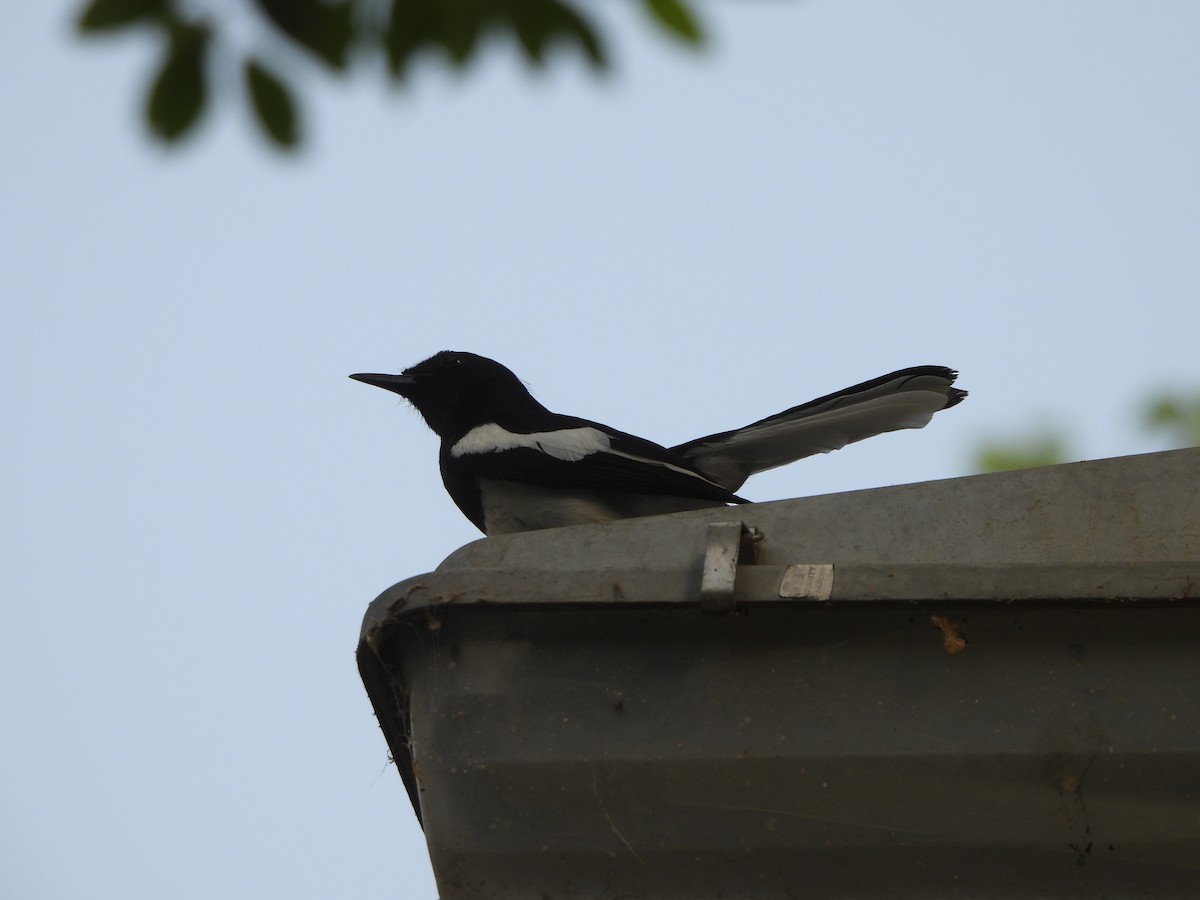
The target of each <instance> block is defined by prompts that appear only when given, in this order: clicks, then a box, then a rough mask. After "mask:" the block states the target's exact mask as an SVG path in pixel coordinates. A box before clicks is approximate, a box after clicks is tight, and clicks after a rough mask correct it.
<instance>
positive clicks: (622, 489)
mask: <svg viewBox="0 0 1200 900" xmlns="http://www.w3.org/2000/svg"><path fill="white" fill-rule="evenodd" d="M350 377H351V378H353V379H355V380H356V381H362V382H365V383H366V384H372V385H375V386H376V387H381V388H384V389H386V390H389V391H392V392H394V393H397V394H399V395H400V396H401V397H403V398H404V399H406V400H408V401H409V402H410V403H411V404H412V405H413V406H415V407H416V408H417V411H418V412H419V413H420V414H421V416H422V417H423V418H424V419H425V422H426V423H427V424H428V425H429V427H430V428H432V429H433V430H434V432H436V433H437V435H438V437H439V438H441V442H442V443H441V450H440V452H439V456H438V459H439V463H440V465H441V470H442V481H443V483H444V484H445V485H446V490H447V491H448V492H449V494H450V496H451V498H452V499H453V500H454V502H455V503H456V504H458V508H459V509H461V510H462V511H463V514H464V515H466V517H467V518H468V519H470V520H471V521H472V522H473V523H474V524H475V525H476V526H477V527H478V528H479V529H480V530H481V531H483V532H484V534H487V535H495V534H508V533H511V532H515V531H532V530H535V529H539V528H554V527H557V526H560V525H578V524H583V523H586V522H608V521H611V520H613V519H626V518H630V517H633V516H648V515H657V514H660V513H672V512H681V511H683V510H689V509H702V508H705V507H714V506H724V505H726V504H731V503H747V502H749V501H747V500H745V499H743V498H741V497H739V496H737V494H735V493H734V491H736V490H737V489H738V488H740V487H741V486H742V485H743V484H744V483H745V481H746V479H747V478H749V477H750V476H751V475H753V474H755V473H756V472H762V471H765V470H767V469H773V468H775V467H776V466H782V465H785V464H786V463H790V462H793V461H794V460H797V459H802V458H803V457H805V456H811V455H813V454H814V453H828V452H829V451H830V450H837V449H839V448H840V447H844V446H845V445H846V444H849V443H852V442H854V441H861V440H862V439H863V438H868V437H872V436H874V435H876V434H882V433H884V432H887V431H898V430H900V429H903V428H922V427H924V426H925V425H926V424H928V422H929V420H930V419H932V418H933V414H934V413H936V412H938V411H939V410H942V409H946V408H948V407H951V406H954V405H955V404H956V403H959V402H961V401H962V399H963V398H964V397H966V396H967V392H966V391H962V390H959V389H958V388H956V387H954V386H953V385H954V380H955V378H957V377H958V373H957V372H955V371H953V370H952V369H947V368H945V367H943V366H915V367H913V368H909V369H901V370H900V371H898V372H892V373H891V374H889V375H883V376H881V377H879V378H875V379H873V380H871V381H864V382H863V383H862V384H856V385H854V386H853V387H848V388H846V389H845V390H841V391H838V392H836V393H833V394H828V395H826V396H824V397H818V398H817V399H816V400H811V401H809V402H808V403H804V404H801V405H800V406H793V407H792V408H791V409H785V410H784V411H783V412H781V413H776V414H775V415H773V416H768V417H767V418H765V419H760V420H759V421H757V422H752V423H751V424H749V425H746V426H744V427H742V428H736V429H734V430H733V431H723V432H721V433H720V434H710V435H708V436H707V437H702V438H697V439H696V440H694V441H688V442H687V443H686V444H680V445H678V446H676V447H671V448H669V449H668V448H667V447H663V446H660V445H659V444H655V443H654V442H652V441H648V440H645V439H643V438H640V437H635V436H634V435H632V434H626V433H625V432H623V431H617V430H616V429H615V428H610V427H608V426H607V425H601V424H600V423H599V422H592V421H589V420H588V419H579V418H576V417H575V416H564V415H560V414H558V413H553V412H551V411H550V410H548V409H546V407H544V406H542V404H541V403H539V402H538V401H537V400H535V399H534V398H533V396H532V395H531V394H530V393H529V391H528V390H527V389H526V388H525V385H524V384H522V383H521V380H520V379H519V378H517V376H516V375H514V374H513V373H512V372H511V371H509V370H508V369H507V368H505V367H504V366H502V365H501V364H500V363H498V362H496V361H494V360H491V359H488V358H487V357H484V356H476V355H475V354H474V353H461V352H455V351H451V350H444V351H442V352H441V353H438V354H436V355H434V356H431V357H430V358H429V359H427V360H425V361H424V362H421V363H418V364H417V365H415V366H413V367H411V368H409V369H405V370H404V371H403V372H402V373H400V374H399V375H375V374H360V375H351V376H350Z"/></svg>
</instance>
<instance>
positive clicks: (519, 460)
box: [449, 416, 746, 503]
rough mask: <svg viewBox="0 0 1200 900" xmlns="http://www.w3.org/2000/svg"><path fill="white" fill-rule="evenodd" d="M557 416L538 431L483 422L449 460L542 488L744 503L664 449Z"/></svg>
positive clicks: (451, 452)
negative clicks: (549, 425) (553, 425)
mask: <svg viewBox="0 0 1200 900" xmlns="http://www.w3.org/2000/svg"><path fill="white" fill-rule="evenodd" d="M558 419H559V421H558V422H557V423H556V424H557V425H560V426H561V427H556V428H554V429H550V430H545V431H535V432H519V431H509V430H508V429H506V428H504V427H502V426H500V425H496V424H487V425H480V426H478V427H476V428H473V429H471V430H470V431H469V432H467V433H466V434H465V435H464V436H463V437H461V438H459V439H458V440H457V441H456V442H455V443H454V444H453V445H452V446H451V447H450V449H449V456H450V463H451V464H452V465H454V466H457V467H459V468H461V469H463V470H465V471H468V472H470V473H472V474H474V475H476V476H478V477H481V478H494V479H501V480H504V481H514V482H518V483H523V484H530V485H537V486H539V487H548V488H559V489H565V490H581V491H602V492H603V491H613V492H617V493H625V494H662V495H666V496H672V497H691V498H695V499H698V500H714V501H717V502H724V503H745V502H746V501H745V500H743V499H742V498H740V497H737V496H735V495H734V494H732V493H731V492H730V491H727V490H726V489H725V488H723V487H722V486H721V485H719V484H717V483H715V482H714V481H713V480H711V479H709V478H708V477H706V476H705V475H702V474H701V473H700V472H697V471H696V470H695V468H694V467H693V466H692V465H691V464H689V463H688V462H687V461H686V460H684V459H681V458H679V457H678V456H676V455H675V454H673V453H672V452H671V451H669V450H667V449H666V448H665V447H660V446H659V445H658V444H655V443H652V442H650V441H646V440H643V439H642V438H638V437H634V436H633V435H629V434H625V433H623V432H620V431H615V430H613V429H610V428H607V427H605V426H602V425H599V424H598V423H595V422H589V421H587V420H585V419H574V418H570V417H566V416H560V417H558Z"/></svg>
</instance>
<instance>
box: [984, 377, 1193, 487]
mask: <svg viewBox="0 0 1200 900" xmlns="http://www.w3.org/2000/svg"><path fill="white" fill-rule="evenodd" d="M1139 418H1140V419H1141V425H1142V427H1143V429H1144V430H1146V431H1147V432H1150V433H1152V434H1165V435H1166V436H1167V437H1168V439H1169V443H1170V444H1171V445H1172V446H1173V447H1200V391H1185V390H1168V391H1160V392H1159V393H1157V394H1152V395H1150V396H1148V397H1146V398H1145V400H1143V401H1142V404H1141V409H1140V413H1139ZM1069 458H1076V459H1078V458H1082V457H1078V456H1076V455H1075V453H1074V451H1073V450H1071V449H1070V442H1069V441H1068V440H1067V437H1066V435H1064V434H1063V433H1062V432H1061V431H1060V430H1058V429H1056V428H1050V427H1044V428H1042V429H1041V430H1040V431H1035V432H1033V433H1030V434H1027V435H1024V436H1020V437H1015V438H1013V437H1008V438H1002V439H995V438H989V439H986V440H984V441H982V442H981V443H980V444H979V445H978V446H977V447H976V449H975V453H974V463H975V470H976V471H978V472H1003V471H1007V470H1009V469H1030V468H1033V467H1035V466H1053V465H1057V464H1058V463H1061V462H1066V461H1067V460H1068V459H1069Z"/></svg>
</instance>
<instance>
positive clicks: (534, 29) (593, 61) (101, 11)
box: [76, 0, 704, 148]
mask: <svg viewBox="0 0 1200 900" xmlns="http://www.w3.org/2000/svg"><path fill="white" fill-rule="evenodd" d="M642 3H643V4H644V6H645V8H646V9H647V10H648V11H649V13H650V16H651V18H652V21H654V22H655V23H656V24H657V25H658V26H659V27H661V28H662V29H663V31H664V33H666V34H667V35H669V36H670V37H672V38H673V39H675V40H677V41H679V42H680V43H682V44H683V45H685V46H688V47H699V46H701V45H702V44H703V43H704V33H703V29H702V28H701V27H700V24H699V23H698V21H697V19H696V16H695V14H694V13H693V12H692V10H691V7H690V6H689V3H690V0H642ZM586 5H587V4H586V3H585V2H584V0H391V2H390V3H387V4H385V3H383V2H382V0H253V3H252V4H249V8H251V9H253V10H254V11H255V12H257V14H258V15H257V19H258V22H257V24H258V25H259V26H261V28H262V29H263V30H264V31H265V32H267V33H269V34H272V35H273V36H274V37H275V38H276V39H277V40H279V41H282V42H283V43H285V44H289V45H291V46H293V47H295V48H297V49H298V50H299V51H301V53H300V54H299V57H300V59H301V61H302V60H303V58H304V57H307V58H308V59H310V60H312V61H314V62H316V63H318V64H319V65H320V66H321V68H322V69H323V70H324V71H325V72H329V73H334V74H339V73H343V72H346V71H348V70H349V68H350V67H351V63H352V61H353V60H355V59H357V58H360V57H362V56H369V55H370V54H371V53H372V52H374V53H377V54H381V55H382V56H383V57H384V58H385V59H386V60H387V63H388V67H387V71H388V72H389V73H390V76H391V78H392V79H394V80H396V81H401V80H403V79H404V78H405V77H406V76H407V74H408V73H409V70H410V68H411V66H412V65H413V64H414V62H415V61H416V60H418V59H419V58H420V57H421V56H422V54H425V53H429V52H432V53H433V54H434V55H438V56H441V57H442V58H444V59H446V60H448V61H449V62H451V63H452V64H453V65H455V66H458V67H465V66H467V65H468V64H469V63H470V62H471V61H472V60H474V59H475V58H477V56H478V55H479V53H480V50H481V48H482V47H483V45H484V43H485V41H484V39H485V38H486V37H491V36H497V37H499V38H501V39H505V38H507V39H508V42H509V46H515V47H516V48H517V50H518V51H519V53H520V55H521V56H522V57H523V58H524V60H525V61H526V62H527V63H528V64H529V65H531V66H534V67H538V68H542V67H545V66H546V63H547V60H548V58H549V55H550V52H551V50H552V49H554V48H560V49H561V50H562V51H563V54H564V55H565V56H568V57H570V56H574V57H575V58H576V59H578V60H580V61H581V62H583V63H584V64H585V65H586V66H588V67H589V68H590V69H592V70H593V71H596V72H602V71H604V70H605V69H606V68H607V67H608V60H609V54H608V50H607V46H606V41H605V38H604V37H603V35H602V34H601V32H600V30H599V29H598V28H597V26H596V24H595V21H594V19H593V18H592V16H591V15H590V11H589V12H586V13H585V7H586ZM230 6H231V5H228V4H227V5H224V6H218V5H214V11H213V12H212V13H210V14H209V15H208V16H207V17H204V18H201V17H199V16H198V15H197V14H195V13H193V12H190V10H192V9H194V8H195V5H194V4H189V3H185V2H184V0H90V2H88V3H86V4H84V6H83V8H82V10H81V12H80V14H79V18H78V19H77V23H76V24H77V28H78V31H79V33H80V34H81V35H84V36H88V37H94V36H97V35H107V34H113V33H116V32H119V31H122V30H123V29H127V28H131V27H135V26H144V25H148V26H152V27H154V28H156V29H157V30H159V32H160V33H161V34H162V35H163V38H164V39H165V42H166V44H167V50H166V55H165V57H164V61H163V64H162V65H161V67H160V68H159V70H158V73H157V74H156V76H155V77H154V80H153V82H152V84H151V86H150V91H149V96H148V100H147V103H146V121H147V123H148V124H149V126H150V128H151V130H152V131H153V132H154V134H156V135H157V136H159V137H161V138H163V139H164V140H166V141H168V142H176V141H178V140H180V139H181V138H183V137H185V136H187V135H188V134H191V133H192V132H193V131H194V126H195V125H196V123H197V122H198V121H199V120H200V118H201V116H202V114H203V112H204V109H205V106H206V103H207V101H208V98H209V92H208V91H207V89H206V85H207V84H208V82H209V81H210V80H215V81H217V82H218V83H229V82H230V81H231V79H230V78H229V77H225V73H222V72H220V71H218V72H210V71H209V68H210V66H213V65H216V66H222V65H230V64H233V65H240V68H241V70H242V75H243V80H244V82H245V85H246V93H247V96H248V98H249V100H250V104H251V107H252V108H253V110H254V113H255V117H256V119H257V121H258V122H259V125H260V126H261V127H262V128H263V130H264V132H265V133H266V134H267V135H268V136H269V137H270V139H271V140H272V141H274V142H275V144H276V145H278V146H280V147H284V148H293V147H296V146H298V145H299V143H300V129H299V127H298V122H299V119H300V115H299V112H298V105H297V102H296V100H295V91H294V89H293V88H292V87H291V86H290V84H289V81H288V78H286V77H285V74H287V75H290V74H291V70H289V72H287V73H281V72H279V71H278V70H275V71H268V70H267V69H266V68H265V67H264V66H263V64H262V63H261V62H260V61H259V59H258V57H257V55H256V54H254V53H241V52H240V51H237V50H235V49H233V48H230V47H229V46H228V45H227V43H226V41H225V39H224V35H226V34H227V33H229V32H230V31H232V30H235V29H234V28H233V27H231V22H230V21H229V20H230V19H232V18H234V17H235V16H237V15H238V14H239V12H238V9H237V7H236V5H234V6H233V8H230ZM210 49H219V50H220V51H221V52H210ZM300 64H301V63H297V65H300Z"/></svg>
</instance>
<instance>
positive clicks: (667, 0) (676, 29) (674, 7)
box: [646, 0, 704, 45]
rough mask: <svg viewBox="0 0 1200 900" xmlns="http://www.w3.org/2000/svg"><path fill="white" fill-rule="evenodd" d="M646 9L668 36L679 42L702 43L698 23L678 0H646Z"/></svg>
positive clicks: (702, 38)
mask: <svg viewBox="0 0 1200 900" xmlns="http://www.w3.org/2000/svg"><path fill="white" fill-rule="evenodd" d="M646 9H647V10H649V12H650V15H651V16H653V17H654V19H655V21H657V22H658V23H659V24H660V25H661V26H662V27H663V28H665V29H666V30H667V32H668V33H669V34H672V35H674V36H675V37H677V38H679V39H680V40H681V41H684V42H685V43H688V44H697V45H698V44H701V43H703V42H704V32H702V31H701V30H700V23H699V22H697V21H696V17H695V16H694V15H692V11H691V9H689V8H688V6H687V4H686V3H681V2H680V0H646Z"/></svg>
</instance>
